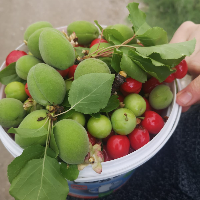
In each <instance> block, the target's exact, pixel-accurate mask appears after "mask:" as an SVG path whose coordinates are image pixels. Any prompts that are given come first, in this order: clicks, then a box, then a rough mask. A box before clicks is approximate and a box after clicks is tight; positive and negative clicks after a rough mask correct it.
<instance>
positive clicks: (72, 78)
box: [68, 65, 78, 80]
mask: <svg viewBox="0 0 200 200" xmlns="http://www.w3.org/2000/svg"><path fill="white" fill-rule="evenodd" d="M77 66H78V65H72V66H71V67H69V71H68V78H71V80H74V73H75V71H76V68H77Z"/></svg>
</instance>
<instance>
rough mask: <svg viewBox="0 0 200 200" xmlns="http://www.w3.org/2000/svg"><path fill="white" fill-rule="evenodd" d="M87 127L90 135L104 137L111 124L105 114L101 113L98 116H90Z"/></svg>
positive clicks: (108, 131)
mask: <svg viewBox="0 0 200 200" xmlns="http://www.w3.org/2000/svg"><path fill="white" fill-rule="evenodd" d="M87 128H88V131H89V133H90V134H91V135H92V136H94V137H96V138H106V137H107V136H108V135H109V134H110V132H111V130H112V124H111V121H110V120H109V119H108V118H107V117H106V116H105V115H101V116H100V118H95V117H91V118H90V119H89V121H88V123H87Z"/></svg>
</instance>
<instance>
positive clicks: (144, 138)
mask: <svg viewBox="0 0 200 200" xmlns="http://www.w3.org/2000/svg"><path fill="white" fill-rule="evenodd" d="M128 138H129V140H130V143H131V147H132V148H133V149H135V150H137V149H139V148H141V147H143V146H144V145H145V144H147V143H148V142H149V141H150V136H149V132H148V131H147V129H146V128H144V127H142V126H139V127H138V128H135V129H134V130H133V131H132V132H131V133H130V134H129V135H128Z"/></svg>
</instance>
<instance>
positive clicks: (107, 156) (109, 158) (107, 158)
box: [102, 145, 112, 162]
mask: <svg viewBox="0 0 200 200" xmlns="http://www.w3.org/2000/svg"><path fill="white" fill-rule="evenodd" d="M102 153H103V157H104V162H107V161H110V160H112V158H111V157H110V156H109V154H108V152H107V149H106V146H105V145H103V150H102Z"/></svg>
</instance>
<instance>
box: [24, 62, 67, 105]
mask: <svg viewBox="0 0 200 200" xmlns="http://www.w3.org/2000/svg"><path fill="white" fill-rule="evenodd" d="M27 83H28V89H29V92H30V94H31V96H32V97H33V99H34V100H35V101H36V102H38V103H39V104H41V105H43V106H47V105H56V104H61V103H62V102H63V100H64V97H65V94H66V86H65V81H64V79H63V78H62V76H61V75H60V74H59V73H58V72H57V71H56V70H55V69H54V68H53V67H50V66H49V65H46V64H43V63H39V64H37V65H35V66H34V67H32V68H31V69H30V71H29V73H28V78H27Z"/></svg>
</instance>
